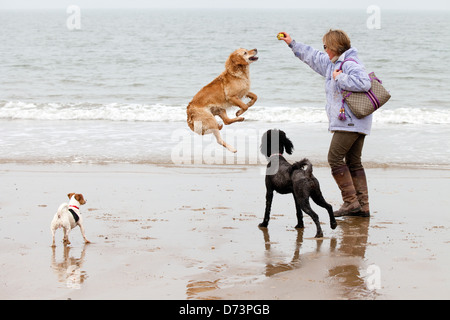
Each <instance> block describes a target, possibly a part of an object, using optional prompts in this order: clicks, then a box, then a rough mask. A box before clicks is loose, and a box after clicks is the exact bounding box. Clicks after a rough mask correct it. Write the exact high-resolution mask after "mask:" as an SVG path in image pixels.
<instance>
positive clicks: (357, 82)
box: [289, 40, 372, 134]
mask: <svg viewBox="0 0 450 320" xmlns="http://www.w3.org/2000/svg"><path fill="white" fill-rule="evenodd" d="M289 47H290V48H291V49H292V51H293V52H294V54H295V56H296V57H297V58H299V59H300V60H302V61H303V62H305V63H306V64H307V65H309V66H310V67H311V68H312V69H313V70H314V71H316V72H317V73H318V74H320V75H321V76H323V77H325V92H326V95H327V105H326V111H327V115H328V121H329V130H330V131H332V132H333V131H351V132H359V133H363V134H370V130H371V128H372V115H369V116H367V117H365V118H362V119H358V118H356V116H355V115H354V114H353V113H352V111H351V110H350V108H349V107H348V105H347V104H346V103H345V104H344V107H345V115H346V120H339V118H338V116H339V111H340V109H341V107H342V95H341V89H343V90H348V91H354V92H360V91H368V90H369V89H370V87H371V82H370V78H369V76H368V75H367V72H366V70H365V68H364V66H363V65H362V63H361V62H360V60H359V59H358V55H357V50H356V49H355V48H350V49H349V50H347V51H346V52H344V53H343V54H342V55H341V56H340V57H339V59H338V60H337V61H336V63H333V62H331V61H330V59H329V57H328V55H327V54H326V53H325V52H322V51H319V50H316V49H313V48H312V47H310V46H308V45H305V44H303V43H299V42H296V41H295V40H293V41H292V42H291V44H290V45H289ZM349 58H352V59H354V60H355V61H357V62H358V63H355V62H353V61H347V62H345V63H344V65H343V68H342V71H343V72H342V73H341V74H340V75H339V76H337V77H336V80H334V79H333V71H334V70H336V69H339V67H340V66H341V63H342V61H344V60H345V59H349Z"/></svg>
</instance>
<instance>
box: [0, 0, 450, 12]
mask: <svg viewBox="0 0 450 320" xmlns="http://www.w3.org/2000/svg"><path fill="white" fill-rule="evenodd" d="M71 4H74V5H78V6H79V7H80V8H298V9H302V8H354V9H365V8H367V7H368V6H370V5H378V6H379V7H380V8H381V9H385V10H390V9H394V10H441V11H442V10H447V11H450V1H448V0H425V1H423V0H410V1H405V0H402V1H398V0H359V1H358V0H308V1H304V0H278V1H274V0H0V9H39V8H42V9H47V8H55V9H64V8H67V7H68V6H69V5H71Z"/></svg>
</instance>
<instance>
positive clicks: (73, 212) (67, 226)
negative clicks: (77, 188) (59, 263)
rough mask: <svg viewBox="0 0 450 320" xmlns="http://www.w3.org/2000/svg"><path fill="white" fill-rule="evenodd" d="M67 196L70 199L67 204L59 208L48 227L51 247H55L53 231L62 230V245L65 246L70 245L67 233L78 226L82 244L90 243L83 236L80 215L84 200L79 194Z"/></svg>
mask: <svg viewBox="0 0 450 320" xmlns="http://www.w3.org/2000/svg"><path fill="white" fill-rule="evenodd" d="M67 196H68V197H69V199H70V201H69V204H67V203H63V204H61V205H60V206H59V208H58V211H57V212H56V214H55V216H54V217H53V220H52V223H51V225H50V228H51V230H52V237H53V244H52V247H55V231H56V230H57V229H59V228H63V230H64V238H63V243H64V244H65V245H67V244H70V241H69V232H70V230H72V229H73V228H75V227H76V226H80V230H81V234H82V235H83V239H84V242H85V243H90V241H89V240H88V239H86V235H85V234H84V227H83V217H82V216H81V213H80V206H81V205H83V204H85V203H86V200H84V197H83V195H82V194H81V193H69V194H68V195H67Z"/></svg>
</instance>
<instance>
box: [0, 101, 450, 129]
mask: <svg viewBox="0 0 450 320" xmlns="http://www.w3.org/2000/svg"><path fill="white" fill-rule="evenodd" d="M236 109H237V108H236ZM229 114H230V115H232V114H234V111H229ZM245 118H246V121H257V122H269V123H278V122H282V123H284V122H287V123H327V122H328V119H327V116H326V113H325V111H324V108H318V107H307V106H299V107H292V106H288V107H286V106H285V107H281V106H254V107H252V108H250V109H249V110H248V111H247V112H246V114H245ZM0 119H7V120H105V121H143V122H184V121H186V105H182V106H180V105H179V106H168V105H161V104H153V105H147V104H126V103H108V104H100V103H65V104H64V103H27V102H21V101H9V102H4V103H0ZM374 122H375V123H386V124H450V109H449V108H389V107H386V108H382V109H380V110H378V111H377V112H376V113H375V116H374Z"/></svg>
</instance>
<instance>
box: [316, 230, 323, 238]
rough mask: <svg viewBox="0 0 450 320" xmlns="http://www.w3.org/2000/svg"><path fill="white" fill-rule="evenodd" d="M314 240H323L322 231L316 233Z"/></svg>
mask: <svg viewBox="0 0 450 320" xmlns="http://www.w3.org/2000/svg"><path fill="white" fill-rule="evenodd" d="M314 238H323V232H322V231H320V232H317V233H316V235H315V236H314Z"/></svg>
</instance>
